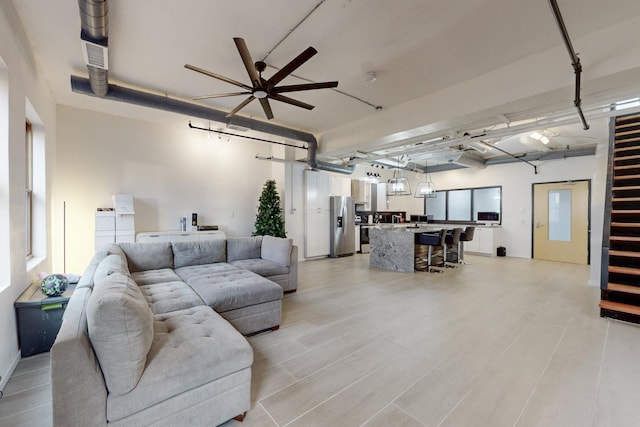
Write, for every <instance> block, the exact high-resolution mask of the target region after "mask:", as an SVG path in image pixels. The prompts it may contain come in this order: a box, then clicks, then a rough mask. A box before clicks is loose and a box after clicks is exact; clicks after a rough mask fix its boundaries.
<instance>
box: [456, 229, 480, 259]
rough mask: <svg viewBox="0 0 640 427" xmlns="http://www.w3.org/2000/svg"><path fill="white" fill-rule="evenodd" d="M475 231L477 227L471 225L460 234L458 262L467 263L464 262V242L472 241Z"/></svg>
mask: <svg viewBox="0 0 640 427" xmlns="http://www.w3.org/2000/svg"><path fill="white" fill-rule="evenodd" d="M475 231H476V228H475V227H474V226H469V227H467V228H465V230H464V231H463V232H462V233H461V234H460V241H459V243H458V263H460V264H466V263H465V262H464V242H470V241H472V240H473V234H474V233H475Z"/></svg>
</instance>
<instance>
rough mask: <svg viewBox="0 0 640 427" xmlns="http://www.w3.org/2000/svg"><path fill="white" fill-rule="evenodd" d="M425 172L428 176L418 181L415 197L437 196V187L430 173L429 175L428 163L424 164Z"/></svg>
mask: <svg viewBox="0 0 640 427" xmlns="http://www.w3.org/2000/svg"><path fill="white" fill-rule="evenodd" d="M424 173H425V176H426V177H427V180H426V181H420V182H419V183H418V186H417V187H416V192H415V194H414V195H413V197H417V198H429V199H431V198H434V197H436V187H435V186H434V185H433V181H431V178H430V177H429V175H427V165H426V163H425V166H424Z"/></svg>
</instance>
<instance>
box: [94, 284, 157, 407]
mask: <svg viewBox="0 0 640 427" xmlns="http://www.w3.org/2000/svg"><path fill="white" fill-rule="evenodd" d="M87 327H88V331H89V338H90V339H91V345H92V346H93V349H94V351H95V353H96V357H97V358H98V361H99V362H100V368H101V369H102V374H103V375H104V380H105V383H106V384H107V389H108V390H109V392H110V393H113V394H116V395H118V394H124V393H127V392H129V391H131V390H133V388H134V387H135V386H136V384H138V381H139V380H140V377H141V376H142V372H143V371H144V367H145V364H146V361H147V353H148V352H149V348H151V343H152V341H153V313H152V312H151V309H150V308H149V305H148V304H147V301H146V300H145V298H144V296H143V295H142V292H141V291H140V289H139V288H138V285H137V284H136V282H134V281H133V279H131V278H130V277H129V276H127V275H124V274H119V273H114V274H111V275H109V276H106V277H105V278H104V279H102V280H100V281H96V283H95V286H94V289H93V293H92V294H91V297H90V298H89V302H88V304H87Z"/></svg>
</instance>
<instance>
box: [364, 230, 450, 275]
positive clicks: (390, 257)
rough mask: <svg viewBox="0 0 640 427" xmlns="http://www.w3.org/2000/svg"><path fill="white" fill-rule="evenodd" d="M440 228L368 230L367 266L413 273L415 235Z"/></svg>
mask: <svg viewBox="0 0 640 427" xmlns="http://www.w3.org/2000/svg"><path fill="white" fill-rule="evenodd" d="M440 228H441V227H437V228H436V227H432V226H426V227H384V228H371V229H370V230H369V244H370V254H369V265H371V266H373V267H380V268H386V269H388V270H395V271H401V272H404V273H413V272H414V270H415V264H414V262H415V260H414V258H415V255H414V246H415V234H416V233H424V232H427V231H435V230H439V229H440Z"/></svg>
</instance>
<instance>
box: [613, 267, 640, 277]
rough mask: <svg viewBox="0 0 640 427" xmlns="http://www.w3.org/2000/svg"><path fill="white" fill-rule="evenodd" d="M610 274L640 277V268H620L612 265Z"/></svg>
mask: <svg viewBox="0 0 640 427" xmlns="http://www.w3.org/2000/svg"><path fill="white" fill-rule="evenodd" d="M609 273H620V274H629V275H631V276H640V268H633V267H619V266H617V265H610V266H609Z"/></svg>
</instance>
